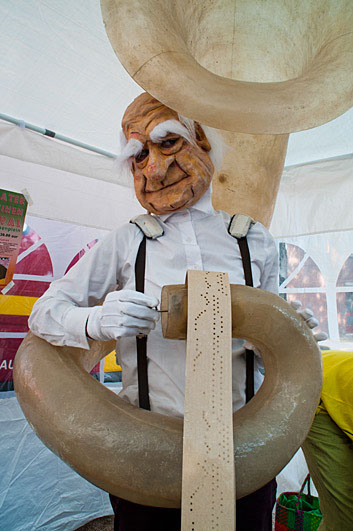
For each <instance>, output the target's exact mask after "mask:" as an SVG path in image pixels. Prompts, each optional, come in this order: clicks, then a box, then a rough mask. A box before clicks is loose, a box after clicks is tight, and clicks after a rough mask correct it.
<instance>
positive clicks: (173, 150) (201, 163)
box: [122, 93, 214, 214]
mask: <svg viewBox="0 0 353 531" xmlns="http://www.w3.org/2000/svg"><path fill="white" fill-rule="evenodd" d="M122 129H123V133H124V135H125V138H126V141H127V145H126V146H125V148H124V150H123V154H122V156H123V157H129V158H131V161H132V168H131V171H132V174H133V176H134V187H135V193H136V197H137V199H138V200H139V202H140V203H141V205H142V206H143V207H144V208H145V209H146V210H148V211H149V212H153V213H154V214H167V213H169V212H176V211H178V210H182V209H183V208H187V207H190V206H192V205H194V204H195V203H196V202H197V201H198V200H199V199H200V198H201V197H202V196H203V194H204V193H205V192H206V190H207V189H208V188H209V186H210V183H211V179H212V176H213V172H214V166H213V163H212V161H211V158H210V156H209V152H210V150H211V146H210V144H209V141H208V140H207V138H206V135H205V133H204V130H203V128H202V127H201V125H200V124H198V123H197V122H193V121H192V120H188V119H183V118H181V117H179V116H178V114H177V113H176V112H175V111H173V110H172V109H169V108H168V107H166V106H165V105H163V104H162V103H160V102H159V101H157V100H156V99H155V98H153V97H152V96H150V95H149V94H147V93H143V94H141V95H140V96H138V97H137V98H136V99H135V100H134V101H133V102H132V103H131V105H129V107H128V108H127V109H126V111H125V114H124V117H123V120H122Z"/></svg>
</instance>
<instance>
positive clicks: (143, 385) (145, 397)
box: [135, 235, 151, 409]
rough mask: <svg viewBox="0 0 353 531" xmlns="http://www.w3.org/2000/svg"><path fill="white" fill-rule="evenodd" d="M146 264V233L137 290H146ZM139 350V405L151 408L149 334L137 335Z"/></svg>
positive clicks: (140, 251) (138, 260) (137, 271)
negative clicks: (148, 358)
mask: <svg viewBox="0 0 353 531" xmlns="http://www.w3.org/2000/svg"><path fill="white" fill-rule="evenodd" d="M145 266H146V236H145V235H144V236H143V238H142V241H141V243H140V247H139V249H138V251H137V256H136V262H135V287H136V291H140V292H141V293H144V291H145ZM136 350H137V382H138V391H139V406H140V408H142V409H151V406H150V397H149V392H148V367H147V336H142V337H138V336H136Z"/></svg>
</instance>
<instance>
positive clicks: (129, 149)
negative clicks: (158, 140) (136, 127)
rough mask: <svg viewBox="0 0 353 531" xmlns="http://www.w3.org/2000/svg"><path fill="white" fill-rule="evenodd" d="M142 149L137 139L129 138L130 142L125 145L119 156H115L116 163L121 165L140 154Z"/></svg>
mask: <svg viewBox="0 0 353 531" xmlns="http://www.w3.org/2000/svg"><path fill="white" fill-rule="evenodd" d="M142 149H143V144H142V142H140V141H139V140H137V138H130V140H129V141H128V142H127V143H126V144H125V146H124V147H123V149H122V150H121V153H120V155H118V156H117V161H118V162H120V163H122V162H124V161H125V160H128V159H129V158H130V157H135V156H136V155H138V154H139V153H141V151H142Z"/></svg>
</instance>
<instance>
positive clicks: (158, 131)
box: [150, 120, 196, 145]
mask: <svg viewBox="0 0 353 531" xmlns="http://www.w3.org/2000/svg"><path fill="white" fill-rule="evenodd" d="M169 133H174V134H176V135H179V136H182V137H183V138H185V140H187V141H188V142H190V144H193V145H195V144H196V142H195V138H193V137H192V136H191V134H190V132H189V131H188V130H187V129H186V127H185V126H184V125H182V124H181V123H180V122H179V121H178V120H166V121H165V122H161V123H160V124H158V125H156V127H155V128H154V129H152V131H151V132H150V139H151V140H152V142H155V143H157V142H161V140H163V138H165V137H166V136H167V135H168V134H169Z"/></svg>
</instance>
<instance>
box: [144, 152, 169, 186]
mask: <svg viewBox="0 0 353 531" xmlns="http://www.w3.org/2000/svg"><path fill="white" fill-rule="evenodd" d="M173 160H174V158H173V157H166V156H164V155H162V154H161V153H158V152H157V150H156V149H153V148H152V149H150V152H149V157H148V162H147V165H146V167H145V171H144V176H145V178H146V192H155V191H157V190H160V189H161V188H163V184H162V181H163V180H164V179H165V177H166V174H167V171H168V168H169V166H170V165H171V164H172V162H173Z"/></svg>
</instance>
